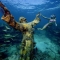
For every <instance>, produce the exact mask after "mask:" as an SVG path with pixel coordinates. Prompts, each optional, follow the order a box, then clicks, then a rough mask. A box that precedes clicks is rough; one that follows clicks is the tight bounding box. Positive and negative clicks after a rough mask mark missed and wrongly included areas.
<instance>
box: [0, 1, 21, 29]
mask: <svg viewBox="0 0 60 60" xmlns="http://www.w3.org/2000/svg"><path fill="white" fill-rule="evenodd" d="M0 7H1V8H2V9H3V10H4V15H3V16H2V18H1V19H2V20H4V21H5V22H7V23H8V24H9V25H10V26H12V27H14V28H15V29H18V30H20V24H19V23H17V22H16V21H15V20H14V17H13V16H12V14H11V13H10V11H9V10H8V9H7V8H6V7H5V5H3V4H2V2H0Z"/></svg>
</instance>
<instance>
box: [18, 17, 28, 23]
mask: <svg viewBox="0 0 60 60" xmlns="http://www.w3.org/2000/svg"><path fill="white" fill-rule="evenodd" d="M19 22H20V23H26V22H27V21H26V18H25V17H20V18H19Z"/></svg>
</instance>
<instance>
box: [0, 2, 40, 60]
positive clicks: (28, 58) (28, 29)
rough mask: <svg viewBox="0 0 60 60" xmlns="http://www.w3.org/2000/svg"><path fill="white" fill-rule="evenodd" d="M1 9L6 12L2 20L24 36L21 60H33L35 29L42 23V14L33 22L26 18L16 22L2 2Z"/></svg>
mask: <svg viewBox="0 0 60 60" xmlns="http://www.w3.org/2000/svg"><path fill="white" fill-rule="evenodd" d="M0 7H1V8H2V9H3V10H4V15H3V16H2V18H1V19H2V20H4V21H5V22H6V23H8V24H9V25H10V26H12V27H13V28H15V29H17V30H20V31H21V32H22V34H23V39H22V42H21V47H20V58H19V60H33V57H32V56H33V53H32V52H33V49H34V37H33V34H34V32H33V28H34V26H36V25H37V24H38V23H39V22H40V18H39V16H40V14H37V15H36V17H35V19H34V20H33V21H32V22H29V23H28V22H27V20H26V18H25V17H20V18H19V21H20V22H16V21H15V19H14V17H13V16H12V14H11V13H10V11H9V10H8V9H7V8H6V7H5V5H3V4H2V2H0Z"/></svg>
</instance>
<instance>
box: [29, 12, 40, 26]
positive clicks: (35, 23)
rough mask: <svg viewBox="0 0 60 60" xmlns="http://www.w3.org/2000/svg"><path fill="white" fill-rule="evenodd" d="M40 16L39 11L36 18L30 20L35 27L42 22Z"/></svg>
mask: <svg viewBox="0 0 60 60" xmlns="http://www.w3.org/2000/svg"><path fill="white" fill-rule="evenodd" d="M39 17H40V13H38V14H37V15H36V17H35V19H34V20H33V21H32V22H30V23H31V25H32V26H33V27H34V26H36V25H37V24H38V23H39V22H40V18H39Z"/></svg>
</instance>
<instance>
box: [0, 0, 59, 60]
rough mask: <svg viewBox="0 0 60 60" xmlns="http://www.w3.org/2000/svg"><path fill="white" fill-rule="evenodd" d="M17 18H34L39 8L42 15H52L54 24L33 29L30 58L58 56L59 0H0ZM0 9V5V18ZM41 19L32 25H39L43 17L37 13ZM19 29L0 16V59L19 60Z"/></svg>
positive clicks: (54, 58)
mask: <svg viewBox="0 0 60 60" xmlns="http://www.w3.org/2000/svg"><path fill="white" fill-rule="evenodd" d="M0 1H1V2H2V3H3V4H4V5H5V6H6V7H7V8H8V9H9V11H10V12H11V14H12V15H13V16H14V18H15V20H16V21H17V22H19V17H21V16H24V17H25V18H26V19H27V21H28V22H31V21H33V20H34V18H35V16H36V14H37V13H38V12H40V13H41V14H43V15H44V16H46V17H50V16H51V15H52V14H55V15H56V23H57V26H55V25H52V26H50V27H48V28H47V29H45V30H42V31H41V30H35V31H34V41H35V42H36V46H35V48H36V50H34V52H35V54H34V58H33V60H60V1H58V0H53V1H52V0H32V1H31V0H0ZM2 15H3V11H2V9H1V8H0V18H1V17H2ZM40 19H41V22H40V23H39V24H37V26H35V27H34V28H41V27H43V26H44V25H45V24H46V23H48V20H47V19H44V18H43V17H42V16H40ZM21 41H22V33H21V32H20V31H18V30H15V29H14V28H12V27H11V26H9V25H8V24H7V23H6V22H4V21H3V20H1V19H0V60H19V51H20V44H21Z"/></svg>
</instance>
